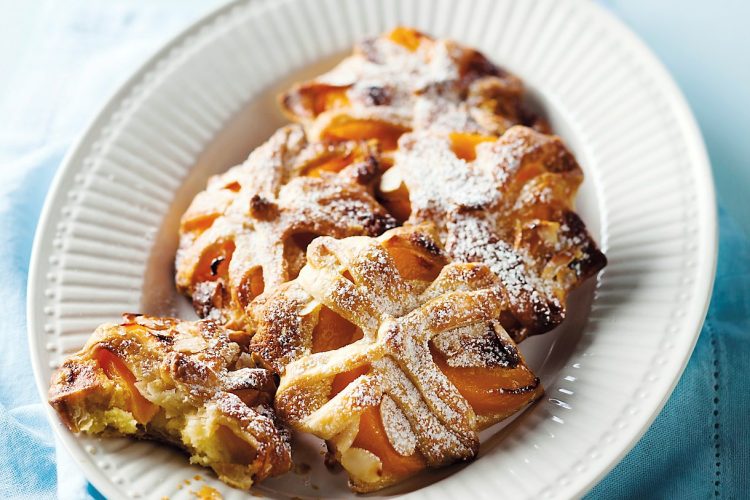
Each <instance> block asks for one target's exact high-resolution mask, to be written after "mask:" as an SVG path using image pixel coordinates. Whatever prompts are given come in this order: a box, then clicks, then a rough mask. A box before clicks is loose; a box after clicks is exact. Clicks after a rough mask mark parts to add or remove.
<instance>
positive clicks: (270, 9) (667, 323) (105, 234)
mask: <svg viewBox="0 0 750 500" xmlns="http://www.w3.org/2000/svg"><path fill="white" fill-rule="evenodd" d="M397 24H406V25H411V26H415V27H417V28H420V29H422V30H425V31H427V32H429V33H432V34H434V35H437V36H450V37H453V38H455V39H457V40H459V41H461V42H464V43H466V44H470V45H474V46H476V47H478V48H480V49H481V50H483V51H484V52H485V53H486V54H487V55H488V56H489V57H490V58H491V59H493V60H494V61H495V62H497V63H499V64H501V65H503V66H505V67H507V68H508V69H510V70H511V71H514V72H516V73H517V74H518V75H520V76H521V77H522V78H523V79H524V80H525V82H526V83H527V84H528V87H529V89H530V91H531V94H532V97H533V98H534V99H536V100H537V101H538V103H539V105H540V106H541V107H542V108H543V109H544V110H545V112H546V113H547V115H548V116H549V118H550V120H551V122H552V124H553V127H554V128H555V130H556V131H557V132H558V133H559V134H560V135H562V136H563V138H564V139H565V140H566V141H567V142H568V144H569V145H570V146H571V147H572V149H573V150H574V151H575V153H576V154H577V157H578V159H579V161H580V163H581V164H582V165H583V168H584V170H585V173H586V182H585V183H584V185H583V188H582V190H581V193H580V196H579V198H578V209H579V211H580V213H581V215H582V217H583V218H584V220H585V221H586V223H587V224H588V226H589V228H590V229H591V231H592V232H593V234H594V235H595V236H596V237H597V239H598V240H599V242H600V243H601V246H602V248H603V249H604V251H605V252H606V254H607V257H608V258H609V266H608V267H607V268H606V269H605V271H604V272H603V273H602V274H601V275H600V277H599V280H598V282H597V283H594V282H593V280H592V282H591V283H589V284H588V286H587V287H584V289H582V290H580V291H579V292H577V293H576V294H575V297H574V298H573V305H572V307H571V310H572V312H573V313H572V314H571V315H570V316H571V317H570V318H569V319H568V320H567V321H566V323H565V324H564V325H563V326H562V327H561V328H559V329H558V330H557V331H556V332H553V333H550V334H548V335H546V336H542V337H538V338H533V339H531V340H529V341H527V342H525V343H524V344H523V350H524V352H525V353H526V355H527V359H528V360H529V361H530V364H531V365H532V367H533V368H534V369H535V370H536V371H537V372H538V373H539V374H540V376H541V378H542V381H543V383H544V385H545V386H546V388H547V393H546V396H545V398H544V399H543V400H542V401H541V402H539V403H538V404H536V405H535V406H534V407H532V408H531V409H530V410H528V411H527V412H526V413H525V414H524V415H522V416H521V417H520V418H518V419H516V420H515V421H514V422H513V423H512V424H511V425H510V426H507V427H505V428H504V429H503V430H502V431H498V429H492V430H490V431H489V432H485V433H484V436H483V438H484V440H483V444H482V449H481V452H480V456H479V458H478V460H476V461H475V462H474V463H472V464H470V465H468V466H464V467H454V468H449V469H448V470H447V471H444V472H440V473H433V474H426V475H425V476H423V477H420V478H418V479H416V480H414V481H412V482H411V483H409V484H407V485H405V486H404V487H402V488H401V489H399V490H389V491H386V492H384V493H385V494H389V495H392V494H398V493H404V492H407V493H411V494H412V496H414V497H425V498H426V497H434V498H442V497H444V496H446V495H451V496H455V497H462V498H467V497H469V496H471V497H474V498H479V497H487V496H493V497H496V496H497V495H498V494H501V495H502V496H504V497H507V498H558V497H559V498H563V497H572V496H577V495H580V494H583V493H584V492H585V491H586V490H587V489H588V488H590V487H591V486H592V485H593V484H594V483H595V482H596V481H597V480H598V479H599V478H601V477H602V476H603V475H604V474H605V473H606V472H607V471H608V470H609V469H610V468H611V467H613V466H614V464H615V463H617V461H618V460H619V459H620V458H621V457H622V456H623V455H624V454H625V453H626V452H627V451H628V450H629V449H630V447H632V446H633V444H634V443H635V442H636V441H637V440H638V438H639V437H640V436H641V435H642V434H643V432H644V431H645V430H646V428H647V427H648V425H649V424H650V422H651V421H652V419H653V418H654V417H655V415H656V414H657V413H658V411H659V410H660V409H661V407H662V405H663V404H664V402H665V400H666V399H667V397H668V396H669V394H670V392H671V390H672V388H673V387H674V384H675V383H676V381H677V379H678V377H679V375H680V373H681V372H682V370H683V368H684V366H685V363H686V362H687V359H688V357H689V355H690V353H691V351H692V348H693V345H694V343H695V340H696V338H697V335H698V332H699V329H700V326H701V323H702V321H703V318H704V314H705V311H706V307H707V304H708V299H709V295H710V290H711V283H712V279H713V273H714V265H715V257H716V219H715V217H716V216H715V210H714V194H713V187H712V182H711V175H710V170H709V165H708V161H707V158H706V154H705V151H704V147H703V144H702V141H701V137H700V135H699V133H698V131H697V128H696V126H695V123H694V120H693V118H692V116H691V114H690V111H689V110H688V108H687V106H686V105H685V102H684V100H683V98H682V97H681V95H680V93H679V91H678V90H677V88H676V87H675V85H674V83H673V82H672V81H671V79H670V78H669V76H668V75H667V73H666V72H665V70H664V69H663V68H662V67H661V65H660V64H659V63H658V62H657V61H656V60H655V58H654V57H653V56H652V55H651V54H650V53H649V51H648V50H647V49H646V48H645V47H644V46H643V44H642V43H641V42H639V41H638V40H637V39H636V38H635V37H634V36H633V35H632V34H631V33H630V32H629V31H627V29H625V28H624V27H623V26H622V25H621V24H619V23H618V22H617V21H615V20H614V19H613V18H612V17H610V15H608V14H607V13H605V12H603V11H602V10H601V9H600V8H598V7H596V6H595V5H593V4H591V3H588V2H583V1H577V0H563V1H560V0H539V1H535V2H528V1H521V0H516V1H513V0H502V1H498V0H461V1H460V2H459V1H449V0H444V1H434V0H409V1H404V0H401V1H397V0H379V1H366V2H365V1H361V0H321V1H315V2H310V1H304V0H285V1H260V0H256V1H250V2H241V3H236V4H230V5H228V6H227V7H224V8H222V9H220V10H219V11H217V12H216V13H214V14H212V15H210V16H208V17H207V18H205V19H203V20H202V21H200V22H198V23H197V24H195V25H194V26H192V27H190V28H189V29H188V30H187V31H186V32H185V33H184V34H182V35H181V36H180V37H178V38H177V39H176V40H174V41H173V42H172V43H171V44H169V45H168V46H167V47H165V48H164V49H163V50H161V51H160V52H159V53H158V54H157V55H156V56H154V57H153V58H152V59H151V61H149V62H148V63H147V64H146V65H145V66H144V67H143V68H142V69H141V71H139V72H138V73H137V74H136V75H134V76H133V78H131V80H130V81H129V82H128V83H127V84H126V85H125V86H124V87H123V88H122V90H120V92H119V93H118V94H116V95H115V96H114V97H113V98H112V100H111V101H110V102H109V104H108V105H107V106H106V107H105V108H104V109H103V110H102V112H101V113H100V114H99V116H98V118H97V119H96V120H95V121H94V123H93V124H92V125H91V127H90V128H89V130H88V132H87V133H86V134H85V135H84V136H83V138H82V139H81V141H80V142H79V143H78V145H77V146H76V147H75V148H74V149H73V150H72V152H71V153H70V154H69V155H68V157H67V159H66V161H65V163H64V165H63V166H62V168H61V169H60V171H59V173H58V176H57V178H56V181H55V183H54V186H53V188H52V190H51V192H50V194H49V196H48V198H47V203H46V205H45V209H44V212H43V215H42V219H41V222H40V225H39V229H38V231H37V237H36V242H35V246H34V253H33V257H32V267H31V274H30V277H29V293H28V298H29V302H28V316H29V336H30V342H31V350H32V352H31V356H32V360H33V364H34V370H35V373H36V378H37V382H38V385H39V389H40V392H41V393H42V395H43V396H44V395H46V392H47V388H48V380H49V378H50V374H51V371H52V370H53V369H54V368H55V367H56V366H57V365H58V363H59V362H60V360H61V359H62V358H63V357H64V356H65V355H67V354H69V353H71V352H73V351H75V350H77V349H78V348H80V347H81V346H82V345H83V343H84V341H85V340H86V338H87V337H88V335H89V333H90V332H91V331H92V330H93V329H94V328H95V327H96V326H97V325H98V324H99V323H101V322H104V321H111V320H115V319H117V318H118V317H119V314H120V313H121V312H123V311H142V312H150V313H174V314H180V315H182V316H186V317H191V316H192V311H190V309H189V307H187V303H186V301H185V300H183V299H181V298H179V297H176V295H175V292H174V291H173V286H172V272H173V271H172V259H173V257H174V251H175V248H176V243H177V237H176V227H177V220H178V218H179V216H180V214H181V213H182V211H183V210H184V209H185V208H186V206H187V204H188V203H189V201H190V199H191V198H192V196H193V195H194V194H195V193H196V192H198V191H199V190H200V189H202V187H203V185H204V183H205V180H206V178H207V177H208V176H209V175H210V174H212V173H216V172H220V171H223V170H226V169H227V168H228V167H229V166H231V165H233V164H235V163H238V162H240V161H241V160H242V159H243V158H244V157H245V156H246V155H247V154H248V152H249V151H251V150H252V149H253V148H254V147H255V146H257V145H258V144H260V143H261V142H263V140H265V139H266V138H267V137H268V136H269V135H270V133H271V132H272V130H274V129H275V128H276V127H277V126H278V125H280V124H281V123H282V122H283V120H282V118H281V116H280V115H279V113H278V111H277V110H276V104H275V99H274V95H275V93H276V92H277V91H278V90H279V89H281V88H284V87H285V86H286V85H287V84H288V83H289V82H291V81H293V80H298V79H301V78H303V77H306V76H310V75H312V74H314V73H317V72H319V71H321V70H323V69H326V68H327V67H330V66H331V65H332V63H333V62H334V61H335V60H336V59H337V58H339V57H341V56H342V54H344V53H345V52H347V51H349V50H350V47H351V46H352V44H353V42H355V41H356V40H358V39H360V38H362V37H364V36H366V35H374V34H377V33H379V32H381V31H384V30H386V29H389V28H391V27H393V26H395V25H397ZM594 288H596V290H594ZM50 420H51V422H52V425H53V426H54V428H55V430H56V431H57V432H58V434H59V435H60V437H61V438H62V441H63V442H64V443H65V445H66V446H67V447H68V448H69V450H70V451H71V453H72V455H73V456H74V457H75V458H76V460H78V462H79V463H80V465H81V467H82V468H83V469H84V470H85V472H86V474H87V476H88V477H89V479H90V480H91V481H92V482H93V483H94V485H95V486H96V487H97V488H98V489H99V490H100V491H101V492H102V493H104V494H105V495H106V496H108V497H110V498H123V497H128V496H131V497H138V496H143V497H149V498H159V497H161V496H169V497H172V498H179V497H184V498H187V497H189V496H190V491H196V490H198V489H199V488H200V487H201V486H202V485H203V484H204V483H205V484H209V485H211V486H212V487H214V488H216V489H218V490H220V491H221V492H222V493H223V494H224V496H225V498H240V497H244V496H245V495H246V493H243V492H240V491H237V490H232V489H231V488H228V487H226V486H224V485H222V484H221V483H219V482H218V481H217V480H215V479H213V478H212V476H211V475H210V474H209V473H207V472H206V471H204V470H200V469H197V468H194V467H190V466H188V465H187V464H186V461H185V460H184V457H182V456H180V454H179V453H177V452H175V451H173V450H171V449H168V448H166V447H162V446H158V445H155V444H151V443H135V442H131V441H128V440H99V439H91V438H77V437H75V436H73V435H72V434H70V433H69V432H68V431H67V430H66V429H65V428H64V427H63V426H62V425H61V424H60V423H59V421H58V419H57V418H56V416H55V415H54V414H53V413H52V412H51V411H50ZM304 442H305V443H306V445H305V446H303V448H305V449H304V450H303V452H302V454H303V455H304V454H305V453H307V454H308V455H309V456H307V457H306V458H304V457H303V458H302V459H301V460H302V461H305V462H307V463H309V464H310V465H312V470H311V471H310V472H309V473H307V474H303V473H299V472H298V473H290V474H287V475H286V476H284V477H282V478H280V479H275V480H272V481H268V482H266V483H264V484H263V486H261V487H260V488H258V489H257V490H256V492H260V493H264V494H267V495H269V496H285V495H290V496H291V495H295V496H344V495H349V492H348V490H347V489H346V480H345V477H344V475H343V474H338V475H331V474H330V473H328V472H327V471H326V470H325V468H324V467H322V466H321V465H320V463H321V460H320V457H319V456H318V451H319V450H318V448H317V446H318V445H316V444H312V443H311V441H310V440H307V441H304ZM196 474H199V475H200V476H201V479H199V480H196V479H195V478H194V476H195V475H196ZM186 480H188V481H190V484H187V482H186Z"/></svg>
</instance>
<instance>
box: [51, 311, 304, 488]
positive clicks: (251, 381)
mask: <svg viewBox="0 0 750 500" xmlns="http://www.w3.org/2000/svg"><path fill="white" fill-rule="evenodd" d="M243 346H244V347H243ZM246 347H247V334H246V333H244V332H243V333H239V332H232V331H228V330H225V329H223V328H222V327H220V326H218V325H217V324H216V323H214V322H213V321H209V320H204V321H197V322H187V321H180V320H176V319H171V318H152V317H147V316H137V315H124V316H123V322H122V323H121V324H119V325H113V324H107V325H102V326H100V327H99V328H98V329H97V330H96V332H95V333H94V334H93V335H92V337H91V338H90V339H89V341H88V342H87V343H86V345H85V346H84V347H83V349H81V351H79V352H78V353H77V354H75V355H73V356H71V357H70V358H68V359H67V360H66V361H65V363H64V364H63V365H62V367H61V368H60V369H59V370H58V371H57V372H56V373H55V374H54V376H53V378H52V383H51V386H50V390H49V401H50V404H51V405H52V406H53V407H54V408H55V410H57V413H58V414H59V415H60V418H61V419H62V421H63V422H64V423H65V424H66V425H67V426H68V427H69V428H70V429H71V430H72V431H74V432H85V433H89V434H104V435H125V436H135V437H139V438H149V439H156V440H160V441H166V442H169V443H172V444H174V445H176V446H178V447H180V448H182V449H184V450H185V451H187V452H188V454H189V455H190V461H191V462H192V463H196V464H200V465H203V466H206V467H211V468H212V469H213V470H214V471H215V472H216V474H217V475H218V476H219V478H220V479H221V480H222V481H224V482H226V483H227V484H230V485H232V486H235V487H239V488H245V489H247V488H249V487H250V486H251V485H252V484H253V482H255V481H260V480H262V479H264V478H266V477H269V476H274V475H278V474H282V473H284V472H286V471H288V470H289V469H290V467H291V446H290V440H289V433H288V431H287V430H286V429H285V428H284V427H283V426H282V425H281V424H280V423H279V422H278V421H277V419H276V417H275V415H274V412H273V405H272V403H273V397H274V392H275V389H276V383H275V380H274V375H273V373H272V372H271V371H269V370H267V369H266V368H264V365H263V364H262V362H260V360H259V358H258V357H257V356H255V355H254V354H251V353H250V352H249V351H247V349H246Z"/></svg>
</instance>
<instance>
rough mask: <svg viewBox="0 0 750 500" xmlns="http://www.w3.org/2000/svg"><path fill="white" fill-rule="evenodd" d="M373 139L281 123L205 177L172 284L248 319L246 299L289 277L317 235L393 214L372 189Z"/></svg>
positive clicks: (211, 311) (386, 224)
mask: <svg viewBox="0 0 750 500" xmlns="http://www.w3.org/2000/svg"><path fill="white" fill-rule="evenodd" d="M379 172H380V166H379V163H378V148H377V146H376V145H375V144H373V143H368V142H364V141H359V142H355V141H348V142H338V143H335V144H331V143H327V142H319V143H308V141H307V139H306V138H305V134H304V132H303V131H302V128H301V127H300V126H299V125H290V126H287V127H284V128H281V129H279V130H278V131H277V132H276V133H275V134H274V135H273V136H272V137H271V138H270V139H269V140H268V142H266V143H265V144H264V145H262V146H260V147H259V148H258V149H256V150H255V151H254V152H253V153H252V154H251V155H250V156H249V158H248V159H247V161H246V162H245V163H243V164H242V165H240V166H237V167H234V168H233V169H231V170H229V171H228V172H227V173H225V174H223V175H219V176H215V177H213V178H211V179H210V180H209V183H208V188H207V189H206V190H205V191H203V192H201V193H200V194H198V196H196V198H195V199H194V200H193V203H192V204H191V205H190V208H188V210H187V212H186V213H185V214H184V215H183V217H182V221H181V226H180V250H179V252H178V255H177V261H176V268H177V276H176V281H177V287H178V289H180V290H181V291H182V292H183V293H186V294H187V295H189V296H191V297H192V300H193V305H194V307H195V309H196V311H197V312H198V314H199V315H200V316H201V317H209V318H212V319H216V320H219V321H221V322H223V323H225V324H226V325H227V326H229V327H231V328H237V329H242V328H247V324H246V316H245V313H244V309H245V307H247V305H248V304H249V303H250V302H251V301H252V300H253V299H254V298H255V297H256V296H258V295H260V294H261V293H262V292H263V290H264V289H273V288H275V287H276V286H278V285H280V284H281V283H284V282H285V281H288V280H290V279H292V278H294V277H295V276H296V275H297V273H298V272H299V270H300V268H301V267H302V266H303V265H304V262H305V260H304V256H305V254H304V250H305V247H306V245H307V244H308V243H309V242H310V241H311V240H312V239H313V238H314V237H316V236H319V235H327V236H333V237H336V238H342V237H346V236H353V235H371V236H375V235H378V234H380V233H382V232H383V231H385V230H386V229H388V228H390V227H393V225H394V224H395V221H394V220H393V218H392V217H391V216H390V215H389V214H388V213H387V212H386V211H385V210H384V209H383V208H382V207H381V206H380V205H379V204H378V203H377V202H376V201H375V200H374V198H373V197H372V195H371V191H372V183H373V182H374V181H375V179H376V176H377V175H378V174H379Z"/></svg>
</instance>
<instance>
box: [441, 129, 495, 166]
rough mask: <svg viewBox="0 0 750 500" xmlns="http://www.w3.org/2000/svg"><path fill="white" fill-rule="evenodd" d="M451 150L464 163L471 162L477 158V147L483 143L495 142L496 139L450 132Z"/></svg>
mask: <svg viewBox="0 0 750 500" xmlns="http://www.w3.org/2000/svg"><path fill="white" fill-rule="evenodd" d="M450 140H451V149H452V150H453V152H454V153H455V154H456V156H458V157H459V158H461V159H462V160H466V161H473V160H475V159H476V157H477V146H478V145H479V144H481V143H483V142H493V141H496V140H497V138H496V137H492V136H487V135H482V134H470V133H463V132H451V134H450Z"/></svg>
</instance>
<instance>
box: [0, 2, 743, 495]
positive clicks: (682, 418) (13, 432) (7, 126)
mask: <svg viewBox="0 0 750 500" xmlns="http://www.w3.org/2000/svg"><path fill="white" fill-rule="evenodd" d="M211 3H216V2H194V1H188V2H183V3H180V4H179V5H180V8H179V9H176V8H174V7H175V6H176V5H177V3H176V2H170V1H166V2H164V1H162V2H153V3H152V2H148V3H147V2H144V3H139V4H137V5H136V3H135V2H115V3H111V4H110V3H108V4H107V6H106V7H101V5H100V4H98V3H84V2H69V3H66V4H65V7H66V8H65V9H63V8H61V7H60V5H61V4H55V3H53V2H46V3H44V2H42V4H43V6H44V8H43V9H41V12H40V13H39V15H40V16H42V17H43V19H48V20H49V23H46V22H45V23H41V25H44V26H46V27H48V29H49V31H48V32H47V33H45V36H44V37H41V38H38V39H39V42H38V44H40V46H39V47H35V50H34V51H33V52H32V57H30V58H29V59H27V61H26V62H25V64H24V65H22V66H21V68H20V70H19V71H18V72H17V73H16V74H15V75H14V76H13V75H11V76H12V77H13V80H12V81H11V85H9V86H8V88H9V89H11V90H10V92H9V93H7V94H6V95H5V96H0V118H1V120H0V235H1V237H0V255H1V256H2V257H3V258H2V259H0V290H2V296H3V303H4V306H5V307H4V309H3V311H2V314H0V331H1V332H2V336H0V349H2V353H3V354H2V362H0V495H1V496H2V497H4V498H33V499H37V498H68V499H77V498H91V497H100V495H99V494H98V493H97V492H96V490H95V489H94V488H93V487H92V486H91V485H89V484H88V483H87V482H86V480H85V478H84V477H83V476H82V474H81V473H80V471H79V470H78V468H77V466H76V465H75V464H74V463H73V461H72V459H71V458H70V457H69V456H68V455H67V453H66V452H65V451H64V450H62V448H61V447H60V446H58V445H57V444H56V443H55V439H54V437H53V435H52V432H51V429H50V428H49V426H48V424H47V422H46V420H45V416H44V403H43V402H42V401H41V400H40V398H39V396H38V392H37V389H36V387H35V386H34V381H33V376H32V373H31V368H30V361H29V353H28V344H27V340H26V317H25V291H26V276H27V272H28V266H29V256H30V251H31V244H32V239H33V233H34V229H35V226H36V223H37V220H38V217H39V212H40V210H41V205H42V203H43V199H44V196H45V194H46V192H47V190H48V187H49V184H50V182H51V179H52V177H53V175H54V173H55V171H56V169H57V168H58V166H59V164H60V162H61V160H62V157H63V155H64V153H65V151H66V150H67V149H68V148H69V147H70V145H71V142H72V140H73V139H74V138H75V136H77V135H78V134H79V133H80V132H81V130H82V128H83V126H84V125H85V122H86V121H87V120H88V119H89V118H90V117H91V116H92V114H93V113H94V112H95V111H96V109H97V108H98V107H99V106H100V105H101V104H102V103H103V102H104V101H105V99H106V97H107V96H108V95H109V94H110V93H111V92H112V91H113V90H114V88H115V87H116V86H117V84H119V83H120V82H121V81H122V80H123V79H124V78H125V77H127V76H128V75H129V74H130V73H131V72H132V70H133V69H135V67H136V65H137V64H138V63H140V62H141V61H142V60H143V58H144V57H145V56H147V55H148V54H149V53H150V52H151V51H153V50H154V49H155V48H157V47H158V46H159V45H160V44H161V43H162V42H163V41H164V40H166V39H168V38H169V36H171V34H173V33H174V32H175V31H176V30H177V29H178V28H179V27H180V26H181V25H182V24H184V23H185V22H187V21H188V20H189V19H192V18H194V17H195V16H196V14H197V13H200V12H202V11H205V10H206V9H207V8H209V7H210V4H211ZM720 226H721V243H720V257H719V267H718V274H717V277H716V284H715V288H714V295H713V300H712V302H711V307H710V311H709V314H708V318H707V320H706V324H705V325H704V327H703V330H702V332H701V336H700V339H699V341H698V344H697V347H696V349H695V352H694V354H693V356H692V358H691V360H690V363H689V364H688V367H687V369H686V371H685V373H684V375H683V376H682V379H681V380H680V382H679V384H678V386H677V388H676V389H675V391H674V393H673V395H672V397H671V398H670V400H669V401H668V403H667V404H666V406H665V408H664V410H663V411H662V413H661V414H660V415H659V417H658V418H657V419H656V421H655V422H654V424H653V425H652V427H651V428H650V430H649V431H648V432H647V433H646V435H645V436H644V437H643V439H642V440H641V441H640V442H639V443H638V445H637V446H636V447H635V448H634V449H633V450H632V451H631V452H630V453H629V454H628V455H627V456H626V457H625V458H624V460H623V461H622V462H621V463H620V464H619V465H618V466H617V467H616V468H615V469H614V470H613V471H612V472H611V473H610V474H609V475H608V476H606V477H605V478H604V480H602V481H601V483H599V484H598V485H597V486H596V487H595V488H594V489H593V490H592V491H591V492H590V494H589V495H588V496H589V498H638V497H640V498H715V497H720V498H746V497H747V496H748V495H749V493H748V492H749V491H750V480H749V479H748V476H749V473H750V470H749V469H750V426H748V424H747V421H748V420H747V419H748V417H747V416H748V414H750V391H748V389H747V387H746V384H745V382H746V378H747V374H748V368H747V367H748V366H750V338H749V337H748V336H749V335H750V243H749V242H748V240H747V238H746V237H745V236H744V234H743V233H742V232H741V231H740V229H739V228H738V227H737V226H736V225H735V224H734V222H733V221H732V220H731V218H730V216H728V215H727V214H726V213H724V212H723V211H722V212H721V217H720Z"/></svg>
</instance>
